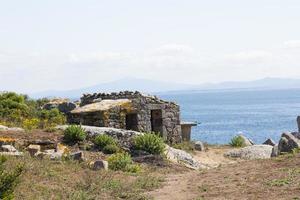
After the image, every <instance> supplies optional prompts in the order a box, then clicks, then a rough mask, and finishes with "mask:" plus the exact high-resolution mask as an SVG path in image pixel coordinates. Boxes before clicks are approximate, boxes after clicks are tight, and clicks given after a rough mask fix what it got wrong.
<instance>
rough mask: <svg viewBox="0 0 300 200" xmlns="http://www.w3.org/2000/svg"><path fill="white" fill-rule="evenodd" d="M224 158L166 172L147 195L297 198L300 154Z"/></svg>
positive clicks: (188, 199)
mask: <svg viewBox="0 0 300 200" xmlns="http://www.w3.org/2000/svg"><path fill="white" fill-rule="evenodd" d="M213 152H214V151H212V152H210V154H213V155H215V153H213ZM218 155H219V154H218ZM196 156H199V155H196ZM207 159H208V158H207ZM226 159H227V158H225V160H223V161H222V162H223V163H222V164H221V165H220V166H219V167H217V168H213V169H209V170H203V171H190V170H188V171H187V172H181V173H177V174H169V175H167V178H166V181H165V183H164V185H163V186H162V187H161V188H159V189H157V190H154V191H151V192H149V193H148V195H149V196H150V197H152V198H153V199H155V200H170V199H174V200H204V199H205V200H207V199H214V200H215V199H219V200H223V199H225V200H226V199H230V200H231V199H236V200H241V199H247V200H248V199H250V200H252V199H253V200H254V199H255V200H256V199H266V200H268V199H272V200H273V199H276V200H280V199H300V184H299V183H300V154H299V155H298V156H294V157H291V156H285V157H279V158H275V159H266V160H253V161H243V162H241V163H239V162H235V163H230V162H227V160H226ZM208 161H210V162H211V163H213V164H217V163H214V162H215V160H214V159H212V160H209V159H208ZM225 163H227V164H225Z"/></svg>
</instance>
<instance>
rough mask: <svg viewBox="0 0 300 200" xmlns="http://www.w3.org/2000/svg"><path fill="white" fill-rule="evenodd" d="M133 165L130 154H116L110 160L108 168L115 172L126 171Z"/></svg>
mask: <svg viewBox="0 0 300 200" xmlns="http://www.w3.org/2000/svg"><path fill="white" fill-rule="evenodd" d="M131 164H132V159H131V156H130V155H129V154H128V153H116V154H113V155H111V156H110V157H109V158H108V167H109V169H111V170H114V171H118V170H122V171H126V168H127V167H128V166H129V165H131Z"/></svg>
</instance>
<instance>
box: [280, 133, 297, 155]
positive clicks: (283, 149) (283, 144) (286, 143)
mask: <svg viewBox="0 0 300 200" xmlns="http://www.w3.org/2000/svg"><path fill="white" fill-rule="evenodd" d="M295 148H300V140H299V139H298V138H296V137H295V136H294V135H293V134H292V133H283V134H282V135H281V138H280V141H279V144H278V153H279V154H281V153H289V152H292V150H293V149H295Z"/></svg>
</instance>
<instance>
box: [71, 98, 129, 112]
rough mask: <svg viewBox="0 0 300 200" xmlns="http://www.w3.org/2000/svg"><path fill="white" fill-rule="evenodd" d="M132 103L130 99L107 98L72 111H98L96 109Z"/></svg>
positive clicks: (102, 109)
mask: <svg viewBox="0 0 300 200" xmlns="http://www.w3.org/2000/svg"><path fill="white" fill-rule="evenodd" d="M130 103H131V100H129V99H115V100H112V99H105V100H102V101H100V102H96V103H91V104H87V105H85V106H82V107H78V108H76V109H75V110H73V111H71V113H84V112H96V111H106V110H109V109H111V108H114V107H116V106H121V107H122V106H123V105H126V106H128V104H130Z"/></svg>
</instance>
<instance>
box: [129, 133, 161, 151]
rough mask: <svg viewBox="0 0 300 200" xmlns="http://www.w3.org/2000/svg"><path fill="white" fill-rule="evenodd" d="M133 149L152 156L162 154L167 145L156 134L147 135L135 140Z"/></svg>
mask: <svg viewBox="0 0 300 200" xmlns="http://www.w3.org/2000/svg"><path fill="white" fill-rule="evenodd" d="M133 148H134V149H135V150H143V151H146V152H148V153H150V154H155V155H158V154H161V153H163V151H164V149H165V143H164V141H163V139H162V138H161V137H159V136H158V135H155V134H151V133H146V134H144V135H140V136H137V137H135V138H134V142H133Z"/></svg>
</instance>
